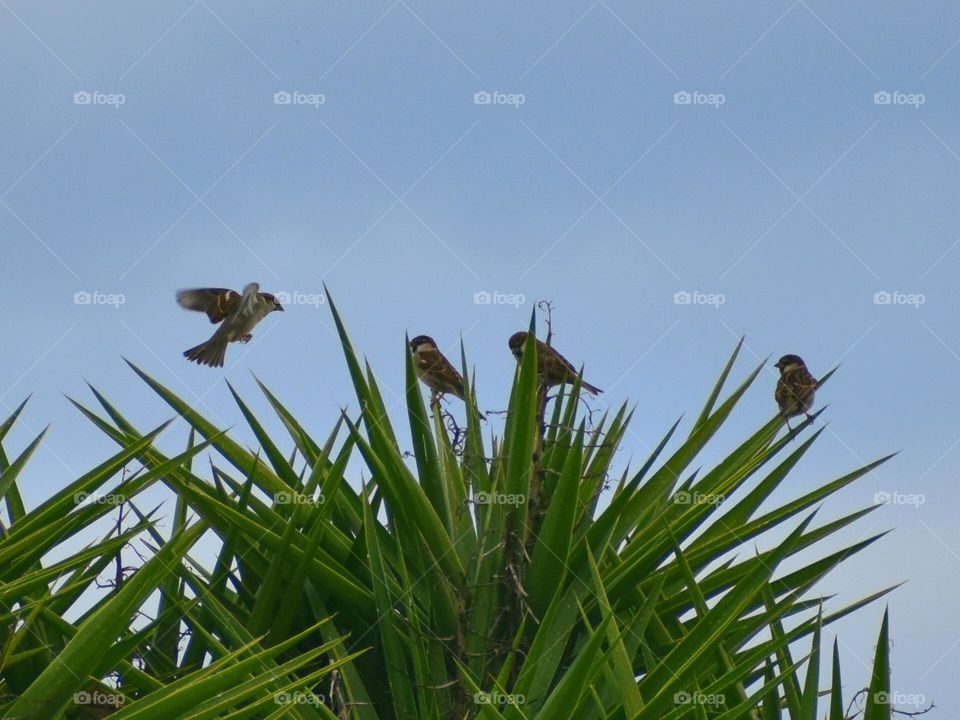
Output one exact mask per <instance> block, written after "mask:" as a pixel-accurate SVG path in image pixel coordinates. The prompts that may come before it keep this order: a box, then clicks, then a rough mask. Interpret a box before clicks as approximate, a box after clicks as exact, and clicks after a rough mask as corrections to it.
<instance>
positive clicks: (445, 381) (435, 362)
mask: <svg viewBox="0 0 960 720" xmlns="http://www.w3.org/2000/svg"><path fill="white" fill-rule="evenodd" d="M410 350H411V351H412V352H413V370H414V372H416V374H417V377H418V378H420V382H422V383H423V384H424V385H426V386H427V387H428V388H430V390H431V391H432V392H433V397H434V399H437V398H439V397H440V396H441V395H447V394H449V395H455V396H456V397H458V398H460V399H461V400H463V399H464V390H463V376H462V375H460V373H459V372H457V369H456V368H455V367H454V366H453V364H452V363H451V362H450V361H449V360H447V358H446V356H445V355H444V354H443V353H442V352H440V349H439V348H438V347H437V343H436V341H435V340H434V339H433V338H432V337H430V336H429V335H417V336H416V337H415V338H413V340H411V341H410ZM479 415H480V417H481V418H482V417H483V413H479Z"/></svg>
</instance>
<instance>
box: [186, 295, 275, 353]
mask: <svg viewBox="0 0 960 720" xmlns="http://www.w3.org/2000/svg"><path fill="white" fill-rule="evenodd" d="M259 290H260V286H259V285H258V284H257V283H250V284H249V285H247V286H246V287H245V288H244V289H243V294H242V295H241V294H239V293H237V292H235V291H233V290H227V289H226V288H196V289H193V290H178V291H177V302H178V303H179V304H180V306H181V307H184V308H186V309H187V310H198V311H199V312H202V313H206V314H207V317H208V318H210V322H212V323H222V324H221V325H220V327H218V328H217V331H216V332H215V333H213V336H212V337H211V338H210V339H209V340H207V341H206V342H205V343H201V344H199V345H197V346H196V347H192V348H190V349H189V350H187V351H186V352H184V353H183V356H184V357H185V358H187V360H190V361H192V362H196V363H198V364H200V365H209V366H210V367H223V358H224V355H225V354H226V352H227V343H232V342H244V343H247V342H250V339H251V338H252V337H253V335H252V334H251V331H252V330H253V328H255V327H256V326H257V323H259V322H260V321H261V320H263V318H264V317H266V316H267V315H268V314H270V313H271V312H273V311H274V310H279V311H281V312H283V305H281V304H280V303H279V301H277V298H275V297H274V296H273V295H271V294H270V293H262V292H259Z"/></svg>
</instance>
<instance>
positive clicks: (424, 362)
mask: <svg viewBox="0 0 960 720" xmlns="http://www.w3.org/2000/svg"><path fill="white" fill-rule="evenodd" d="M416 361H417V366H418V367H419V368H420V370H421V371H422V372H425V373H430V374H431V375H432V376H433V378H434V379H435V380H436V381H437V382H438V384H441V383H442V384H443V385H444V386H447V387H448V388H449V392H453V393H455V394H457V395H458V396H461V397H462V396H463V377H461V375H460V373H459V372H457V369H456V368H455V367H454V366H453V365H452V364H451V363H450V361H449V360H447V358H446V356H445V355H444V354H443V353H442V352H440V351H439V350H438V349H437V348H428V349H426V350H422V351H420V352H418V353H417V354H416Z"/></svg>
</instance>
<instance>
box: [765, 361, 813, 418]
mask: <svg viewBox="0 0 960 720" xmlns="http://www.w3.org/2000/svg"><path fill="white" fill-rule="evenodd" d="M774 367H776V368H778V369H779V370H780V379H779V380H778V381H777V389H776V391H775V392H774V395H773V396H774V398H775V399H776V401H777V406H778V407H779V408H780V414H781V415H783V418H784V420H786V421H787V427H788V428H789V427H790V420H789V418H792V417H796V416H797V415H808V416H809V414H810V408H812V407H813V397H814V393H815V391H816V389H817V381H816V379H815V378H814V377H813V375H811V374H810V371H809V370H807V366H806V365H804V363H803V360H802V359H801V358H800V356H799V355H784V356H783V357H782V358H780V359H779V360H778V361H777V364H776V365H774Z"/></svg>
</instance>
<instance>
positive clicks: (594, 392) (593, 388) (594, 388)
mask: <svg viewBox="0 0 960 720" xmlns="http://www.w3.org/2000/svg"><path fill="white" fill-rule="evenodd" d="M580 387H581V388H583V389H584V390H586V391H587V392H588V393H590V394H591V395H599V394H600V393H602V392H603V390H601V389H600V388H598V387H597V386H596V385H591V384H590V383H588V382H584V381H583V380H581V381H580Z"/></svg>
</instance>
